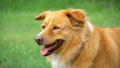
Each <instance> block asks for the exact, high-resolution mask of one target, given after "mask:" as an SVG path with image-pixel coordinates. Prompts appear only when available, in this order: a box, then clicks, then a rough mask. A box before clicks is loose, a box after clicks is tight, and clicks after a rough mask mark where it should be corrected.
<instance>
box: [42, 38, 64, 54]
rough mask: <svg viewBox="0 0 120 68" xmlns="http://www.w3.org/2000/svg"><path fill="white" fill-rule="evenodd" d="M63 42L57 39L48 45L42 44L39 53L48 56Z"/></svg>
mask: <svg viewBox="0 0 120 68" xmlns="http://www.w3.org/2000/svg"><path fill="white" fill-rule="evenodd" d="M62 43H63V40H57V41H56V42H54V43H52V44H48V45H44V48H42V49H41V51H40V53H41V55H42V56H48V55H50V54H52V53H53V51H55V50H56V49H58V48H59V47H60V46H61V45H62Z"/></svg>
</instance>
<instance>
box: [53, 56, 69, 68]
mask: <svg viewBox="0 0 120 68" xmlns="http://www.w3.org/2000/svg"><path fill="white" fill-rule="evenodd" d="M51 64H52V68H70V65H69V64H67V63H61V62H60V61H59V55H56V54H53V55H52V57H51Z"/></svg>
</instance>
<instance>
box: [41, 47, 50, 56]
mask: <svg viewBox="0 0 120 68" xmlns="http://www.w3.org/2000/svg"><path fill="white" fill-rule="evenodd" d="M51 48H52V46H48V47H44V48H42V49H41V51H40V53H41V55H42V56H45V55H46V54H47V53H48V51H49V50H50V49H51Z"/></svg>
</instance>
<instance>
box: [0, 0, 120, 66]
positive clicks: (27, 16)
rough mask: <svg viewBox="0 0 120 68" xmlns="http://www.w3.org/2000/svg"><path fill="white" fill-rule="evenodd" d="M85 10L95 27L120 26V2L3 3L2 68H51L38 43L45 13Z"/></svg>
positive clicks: (0, 0) (44, 0)
mask: <svg viewBox="0 0 120 68" xmlns="http://www.w3.org/2000/svg"><path fill="white" fill-rule="evenodd" d="M68 8H74V9H84V10H85V11H86V13H87V16H88V17H89V20H90V21H91V22H92V24H94V25H97V26H99V27H116V26H120V0H0V68H51V66H50V63H49V62H47V61H46V59H45V58H44V57H42V56H40V54H39V50H40V47H38V46H37V44H36V43H35V41H34V38H35V36H36V35H37V34H38V33H39V32H40V31H41V30H40V24H41V21H35V20H34V17H35V16H36V15H38V14H40V13H41V12H43V11H47V10H60V9H68Z"/></svg>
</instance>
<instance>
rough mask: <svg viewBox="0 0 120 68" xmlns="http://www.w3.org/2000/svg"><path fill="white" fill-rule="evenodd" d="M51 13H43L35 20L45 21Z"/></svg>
mask: <svg viewBox="0 0 120 68" xmlns="http://www.w3.org/2000/svg"><path fill="white" fill-rule="evenodd" d="M49 13H50V11H46V12H43V13H41V14H39V15H38V16H36V17H35V20H42V19H44V18H45V17H46V16H47V15H48V14H49Z"/></svg>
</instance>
